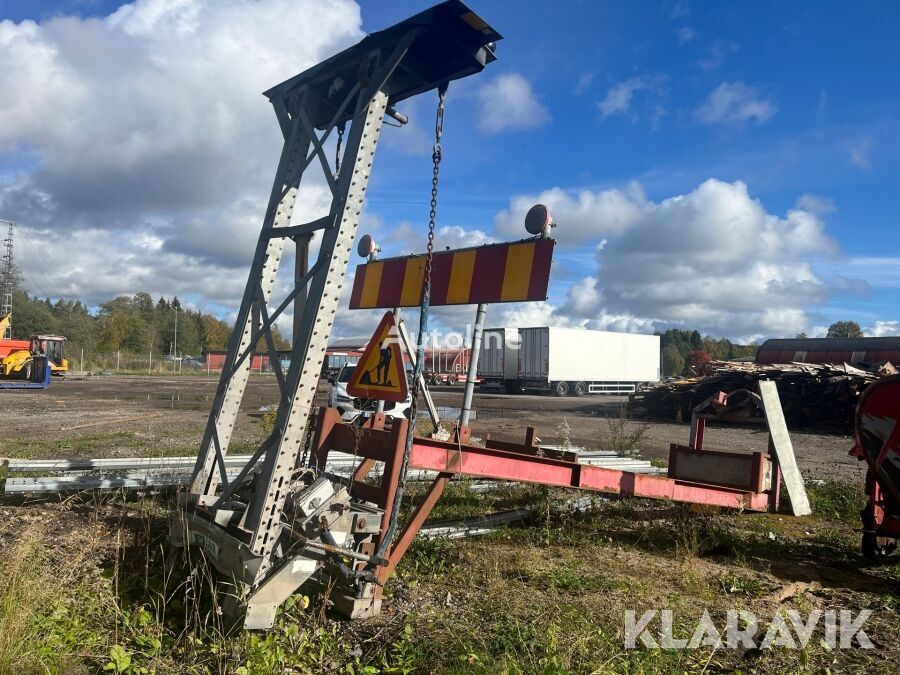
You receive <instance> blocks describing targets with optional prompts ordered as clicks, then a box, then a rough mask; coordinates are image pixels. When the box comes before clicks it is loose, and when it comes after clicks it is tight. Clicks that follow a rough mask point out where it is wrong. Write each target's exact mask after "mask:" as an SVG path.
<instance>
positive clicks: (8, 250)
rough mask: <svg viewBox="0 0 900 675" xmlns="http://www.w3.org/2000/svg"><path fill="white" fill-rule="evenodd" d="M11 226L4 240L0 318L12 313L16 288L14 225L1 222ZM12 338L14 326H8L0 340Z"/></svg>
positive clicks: (0, 275)
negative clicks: (13, 295) (14, 288)
mask: <svg viewBox="0 0 900 675" xmlns="http://www.w3.org/2000/svg"><path fill="white" fill-rule="evenodd" d="M0 222H6V223H8V224H9V230H8V232H7V235H6V239H4V240H3V244H4V252H3V264H2V267H0V318H3V317H4V316H6V315H7V314H10V313H12V294H13V286H14V274H13V223H12V222H10V221H8V220H7V221H0ZM10 337H12V324H11V323H10V325H9V326H7V328H6V331H4V334H3V335H0V338H10Z"/></svg>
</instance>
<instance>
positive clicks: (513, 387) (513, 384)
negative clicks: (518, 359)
mask: <svg viewBox="0 0 900 675" xmlns="http://www.w3.org/2000/svg"><path fill="white" fill-rule="evenodd" d="M521 388H522V387H521V386H520V385H519V381H518V380H506V381H505V382H504V383H503V389H504V390H506V393H507V394H518V393H519V390H520V389H521Z"/></svg>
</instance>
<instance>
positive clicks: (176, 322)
mask: <svg viewBox="0 0 900 675" xmlns="http://www.w3.org/2000/svg"><path fill="white" fill-rule="evenodd" d="M174 351H175V354H174V356H175V358H176V359H177V358H178V307H177V306H176V307H175V347H174ZM172 372H175V362H174V361H173V362H172Z"/></svg>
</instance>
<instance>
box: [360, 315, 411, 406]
mask: <svg viewBox="0 0 900 675" xmlns="http://www.w3.org/2000/svg"><path fill="white" fill-rule="evenodd" d="M347 393H348V394H350V395H351V396H356V397H359V398H367V399H377V400H380V401H393V402H395V403H402V402H403V401H405V400H406V397H407V396H408V395H409V387H408V385H407V383H406V368H405V366H404V364H403V355H402V353H401V351H400V340H399V335H398V333H397V325H396V323H395V321H394V313H393V312H385V314H384V317H383V318H382V319H381V323H379V324H378V328H376V329H375V333H374V334H373V335H372V339H371V340H369V344H368V345H367V346H366V350H365V351H364V352H363V355H362V356H361V357H360V359H359V362H358V363H357V364H356V369H355V370H354V371H353V374H352V375H351V376H350V381H349V382H347Z"/></svg>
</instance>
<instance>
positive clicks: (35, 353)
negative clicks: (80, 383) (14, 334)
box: [0, 314, 69, 380]
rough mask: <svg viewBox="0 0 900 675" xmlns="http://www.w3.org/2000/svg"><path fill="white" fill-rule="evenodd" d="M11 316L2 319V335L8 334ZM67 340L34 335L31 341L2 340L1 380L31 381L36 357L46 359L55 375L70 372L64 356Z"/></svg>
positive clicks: (0, 332)
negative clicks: (64, 346)
mask: <svg viewBox="0 0 900 675" xmlns="http://www.w3.org/2000/svg"><path fill="white" fill-rule="evenodd" d="M11 319H12V315H11V314H7V315H6V316H4V317H0V335H3V334H5V333H6V329H7V327H8V326H9V323H10V320H11ZM65 341H66V338H64V337H62V336H60V335H33V336H32V337H31V339H29V340H6V339H0V380H29V379H31V375H32V373H31V370H32V365H33V362H34V359H35V358H36V357H45V358H46V359H47V363H48V364H49V365H50V369H51V371H52V372H53V374H54V375H62V374H63V373H65V372H66V371H68V370H69V362H68V360H67V359H66V358H65V356H63V345H64V344H65Z"/></svg>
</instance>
